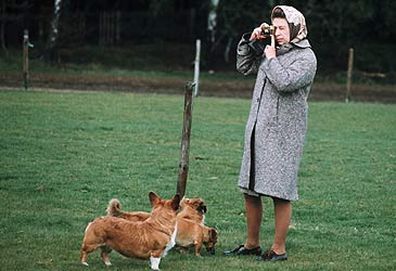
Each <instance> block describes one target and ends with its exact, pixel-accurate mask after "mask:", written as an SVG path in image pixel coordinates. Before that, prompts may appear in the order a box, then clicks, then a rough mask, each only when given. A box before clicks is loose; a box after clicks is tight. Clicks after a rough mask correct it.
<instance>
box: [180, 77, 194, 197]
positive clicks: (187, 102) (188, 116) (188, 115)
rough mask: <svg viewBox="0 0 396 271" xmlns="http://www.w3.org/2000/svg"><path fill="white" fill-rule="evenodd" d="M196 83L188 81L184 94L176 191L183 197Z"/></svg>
mask: <svg viewBox="0 0 396 271" xmlns="http://www.w3.org/2000/svg"><path fill="white" fill-rule="evenodd" d="M193 88H194V83H191V82H189V83H187V84H186V86H185V94H184V113H183V130H182V140H181V147H180V164H179V178H178V182H177V189H176V192H177V193H178V194H179V195H180V196H181V197H183V196H184V194H185V192H186V184H187V175H188V165H189V153H190V135H191V120H192V92H193Z"/></svg>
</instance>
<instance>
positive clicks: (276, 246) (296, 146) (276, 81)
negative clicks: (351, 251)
mask: <svg viewBox="0 0 396 271" xmlns="http://www.w3.org/2000/svg"><path fill="white" fill-rule="evenodd" d="M271 20H272V24H273V26H274V27H275V34H274V38H275V44H274V42H272V44H271V45H267V46H265V48H264V50H263V52H259V53H257V52H256V51H255V50H254V49H253V48H257V47H260V46H251V45H252V44H253V45H257V43H258V42H261V41H262V40H264V39H266V38H268V37H266V36H265V35H264V34H263V32H262V28H261V26H260V27H257V28H255V29H254V30H253V32H252V33H251V34H245V35H244V36H243V37H242V40H241V41H240V42H239V44H238V49H237V70H238V71H239V72H241V73H243V74H245V75H248V74H252V73H257V78H256V83H255V87H254V92H253V98H252V103H251V109H250V114H249V118H248V121H247V124H246V131H245V143H244V153H243V158H242V166H241V171H240V177H239V182H238V186H239V187H240V190H241V191H242V193H243V194H244V199H245V209H246V222H247V238H246V241H245V243H244V244H243V245H240V246H238V247H237V248H235V249H233V250H230V251H225V252H224V253H225V255H260V256H259V257H258V259H259V260H265V261H278V260H287V253H286V237H287V231H288V228H289V224H290V218H291V213H292V206H291V201H294V200H297V199H298V193H297V173H298V167H299V162H300V159H301V155H302V151H303V145H304V138H305V134H306V130H307V113H308V105H307V98H308V94H309V91H310V88H311V85H312V82H313V80H314V77H315V73H316V57H315V54H314V52H313V51H312V50H311V46H310V44H309V42H308V40H307V38H306V37H307V28H306V25H305V18H304V16H303V15H302V14H301V13H300V12H299V11H298V10H296V9H295V8H294V7H291V6H276V7H275V8H274V9H273V10H272V13H271ZM261 196H268V197H271V198H272V199H273V202H274V209H275V235H274V240H273V243H272V246H271V248H269V249H268V250H266V251H265V252H264V253H263V254H261V248H260V244H259V232H260V225H261V220H262V212H263V209H262V208H263V207H262V202H261Z"/></svg>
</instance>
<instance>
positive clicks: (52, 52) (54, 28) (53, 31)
mask: <svg viewBox="0 0 396 271" xmlns="http://www.w3.org/2000/svg"><path fill="white" fill-rule="evenodd" d="M62 5H63V1H62V0H54V13H53V17H52V20H51V25H50V32H49V35H48V43H47V49H46V54H45V59H46V60H47V61H50V62H52V61H54V60H56V55H57V40H58V36H59V19H60V15H61V11H62Z"/></svg>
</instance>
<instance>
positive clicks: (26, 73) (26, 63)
mask: <svg viewBox="0 0 396 271" xmlns="http://www.w3.org/2000/svg"><path fill="white" fill-rule="evenodd" d="M23 85H24V87H25V90H28V86H29V31H28V30H27V29H25V30H24V31H23Z"/></svg>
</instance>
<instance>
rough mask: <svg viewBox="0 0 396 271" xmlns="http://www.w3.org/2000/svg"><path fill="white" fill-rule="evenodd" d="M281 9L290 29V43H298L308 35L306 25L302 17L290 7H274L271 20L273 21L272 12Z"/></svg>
mask: <svg viewBox="0 0 396 271" xmlns="http://www.w3.org/2000/svg"><path fill="white" fill-rule="evenodd" d="M277 8H279V9H281V10H282V11H283V13H284V14H285V17H286V21H287V22H288V23H289V28H290V43H294V44H295V43H298V42H299V41H301V40H303V39H305V38H306V37H307V34H308V29H307V25H306V23H305V17H304V15H303V14H302V13H301V12H300V11H298V10H297V9H295V8H294V7H292V6H285V5H280V6H275V7H274V8H273V9H272V13H271V20H273V19H274V18H273V15H274V10H275V9H277Z"/></svg>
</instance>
